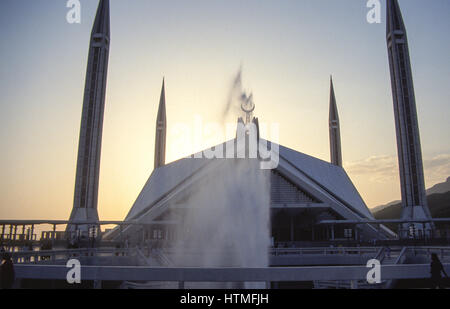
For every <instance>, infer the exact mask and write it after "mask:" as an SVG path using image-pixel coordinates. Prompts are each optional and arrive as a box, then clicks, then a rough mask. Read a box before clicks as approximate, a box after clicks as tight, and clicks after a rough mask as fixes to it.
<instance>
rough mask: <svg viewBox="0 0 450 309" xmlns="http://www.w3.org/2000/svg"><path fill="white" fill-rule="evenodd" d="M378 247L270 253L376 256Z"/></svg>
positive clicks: (294, 249) (277, 250)
mask: <svg viewBox="0 0 450 309" xmlns="http://www.w3.org/2000/svg"><path fill="white" fill-rule="evenodd" d="M378 250H379V248H376V247H354V248H349V247H326V248H273V249H270V251H269V253H270V254H271V255H273V256H286V255H299V256H302V255H337V254H338V255H353V256H355V255H366V254H376V253H377V252H378Z"/></svg>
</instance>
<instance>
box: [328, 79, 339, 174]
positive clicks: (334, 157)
mask: <svg viewBox="0 0 450 309" xmlns="http://www.w3.org/2000/svg"><path fill="white" fill-rule="evenodd" d="M329 127H330V155H331V163H332V164H334V165H337V166H340V167H342V151H341V129H340V125H339V114H338V110H337V105H336V97H335V95H334V87H333V77H331V78H330V118H329Z"/></svg>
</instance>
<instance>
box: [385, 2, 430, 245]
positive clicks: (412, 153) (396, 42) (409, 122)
mask: <svg viewBox="0 0 450 309" xmlns="http://www.w3.org/2000/svg"><path fill="white" fill-rule="evenodd" d="M386 38H387V47H388V53H389V65H390V71H391V83H392V96H393V101H394V113H395V127H396V132H397V149H398V163H399V169H400V182H401V192H402V204H403V212H402V219H404V220H416V219H430V218H431V214H430V211H429V209H428V203H427V196H426V191H425V181H424V174H423V162H422V149H421V145H420V134H419V125H418V120H417V110H416V100H415V95H414V85H413V77H412V72H411V61H410V56H409V47H408V38H407V34H406V28H405V24H404V22H403V18H402V14H401V11H400V7H399V5H398V2H397V0H387V29H386ZM412 227H413V229H411V228H412ZM431 227H432V225H431V224H426V225H423V224H414V225H410V224H404V225H403V226H402V229H401V233H400V234H401V236H402V237H408V234H410V232H411V231H413V230H416V232H417V233H419V231H421V232H424V233H429V232H430V231H431Z"/></svg>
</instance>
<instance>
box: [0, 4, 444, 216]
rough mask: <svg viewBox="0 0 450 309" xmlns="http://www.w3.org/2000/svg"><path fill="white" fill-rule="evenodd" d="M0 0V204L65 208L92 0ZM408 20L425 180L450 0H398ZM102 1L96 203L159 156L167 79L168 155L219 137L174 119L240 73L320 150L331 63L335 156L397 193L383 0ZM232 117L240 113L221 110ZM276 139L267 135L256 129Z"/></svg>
mask: <svg viewBox="0 0 450 309" xmlns="http://www.w3.org/2000/svg"><path fill="white" fill-rule="evenodd" d="M66 2H67V1H65V0H34V1H29V0H0V37H1V40H2V42H1V44H0V81H1V82H0V104H1V112H0V147H1V148H0V149H1V153H0V170H1V174H2V177H0V218H2V219H19V218H20V219H67V218H68V217H69V215H70V211H71V209H72V205H73V191H74V183H75V168H76V156H77V149H78V137H79V129H80V119H81V108H82V100H83V89H84V82H85V73H86V64H87V54H88V45H89V37H90V31H91V27H92V23H93V19H94V16H95V11H96V6H97V3H98V2H97V1H94V0H81V1H80V2H81V23H80V24H69V23H67V21H66V14H67V12H68V11H69V9H68V8H67V7H66ZM399 2H400V6H401V8H402V11H403V17H404V20H405V23H406V26H407V30H408V38H409V47H410V53H411V61H412V69H413V74H414V83H415V90H416V101H417V109H418V116H419V124H420V132H421V140H422V149H423V157H424V165H425V181H426V185H427V187H430V186H432V185H434V184H436V183H439V182H443V181H445V179H446V178H447V177H448V176H450V143H449V140H450V121H448V119H450V105H449V103H450V102H449V98H450V87H449V85H450V58H449V57H448V55H449V54H450V36H449V35H448V31H449V30H450V18H449V17H450V1H448V0H432V1H422V0H407V1H406V0H402V1H399ZM381 3H382V15H381V16H382V19H381V23H380V24H369V23H368V22H367V20H366V15H367V13H368V11H369V9H368V8H367V7H366V4H367V1H365V0H342V1H335V0H280V1H273V0H227V1H224V0H221V1H219V0H192V1H186V0H165V1H153V0H127V1H123V0H111V46H110V61H109V71H108V85H107V97H106V107H105V118H104V130H103V148H102V159H101V171H100V188H99V206H98V210H99V215H100V218H101V219H103V220H122V219H123V218H124V217H125V215H126V214H127V212H128V211H129V209H130V208H131V206H132V204H133V202H134V201H135V199H136V197H137V196H138V194H139V192H140V190H141V189H142V187H143V186H144V184H145V182H146V180H147V179H148V177H149V175H150V174H151V172H152V169H153V153H154V143H155V121H156V114H157V107H158V102H159V95H160V91H161V83H162V79H163V77H165V81H166V106H167V119H168V139H167V161H168V162H171V161H174V160H177V159H180V158H182V157H183V156H186V155H189V154H190V153H194V152H196V151H200V150H202V149H204V148H206V147H210V146H214V145H215V144H218V143H221V142H223V139H224V137H223V136H221V134H216V135H208V134H207V133H204V134H203V135H201V137H202V138H201V139H199V140H197V142H193V141H194V140H195V136H192V137H189V136H188V137H186V136H185V135H183V136H181V135H180V132H178V131H177V130H176V128H177V126H178V125H179V124H185V125H189V126H191V127H193V126H194V125H195V123H196V121H197V122H198V121H199V120H201V121H202V123H204V124H205V123H218V124H220V125H221V126H224V119H223V116H222V111H223V109H224V106H225V103H226V100H227V94H228V92H229V89H230V86H231V82H232V79H233V77H234V76H235V74H236V72H237V71H238V70H239V68H240V67H241V66H242V70H243V85H244V87H245V88H246V89H247V90H248V91H252V92H253V95H254V99H255V103H256V110H255V116H257V117H259V120H260V122H262V123H267V124H269V125H271V124H275V123H278V124H279V126H280V134H279V142H280V143H281V144H282V145H284V146H287V147H289V148H292V149H295V150H298V151H301V152H303V153H306V154H309V155H312V156H314V157H317V158H320V159H322V160H327V161H328V160H329V137H328V109H329V78H330V75H331V74H332V75H333V80H334V86H335V92H336V99H337V103H338V108H339V114H340V120H341V136H342V149H343V161H344V167H345V169H346V170H347V172H348V174H349V176H350V178H351V179H352V180H353V182H354V183H355V186H356V187H357V188H358V190H359V191H360V193H361V195H362V197H363V198H364V200H365V201H366V203H367V205H368V206H369V207H375V206H378V205H380V204H384V203H387V202H390V201H393V200H398V199H400V187H399V179H398V167H397V150H396V140H395V127H394V113H393V103H392V93H391V88H390V87H391V84H390V76H389V66H388V60H387V49H386V39H385V33H386V29H385V28H386V24H385V2H384V1H381ZM230 121H235V120H233V119H231V120H230ZM263 137H266V138H268V139H270V136H263Z"/></svg>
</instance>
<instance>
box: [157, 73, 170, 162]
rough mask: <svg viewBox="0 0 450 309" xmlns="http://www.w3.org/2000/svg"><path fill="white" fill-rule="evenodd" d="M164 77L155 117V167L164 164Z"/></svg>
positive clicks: (165, 123) (165, 127) (165, 126)
mask: <svg viewBox="0 0 450 309" xmlns="http://www.w3.org/2000/svg"><path fill="white" fill-rule="evenodd" d="M164 84H165V83H164V79H163V84H162V89H161V97H160V99H159V108H158V117H157V118H156V138H155V169H157V168H158V167H161V166H164V165H165V164H166V131H167V119H166V93H165V86H164Z"/></svg>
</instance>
